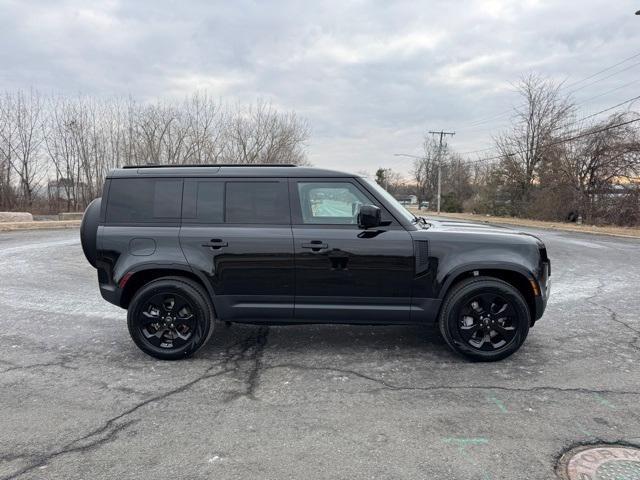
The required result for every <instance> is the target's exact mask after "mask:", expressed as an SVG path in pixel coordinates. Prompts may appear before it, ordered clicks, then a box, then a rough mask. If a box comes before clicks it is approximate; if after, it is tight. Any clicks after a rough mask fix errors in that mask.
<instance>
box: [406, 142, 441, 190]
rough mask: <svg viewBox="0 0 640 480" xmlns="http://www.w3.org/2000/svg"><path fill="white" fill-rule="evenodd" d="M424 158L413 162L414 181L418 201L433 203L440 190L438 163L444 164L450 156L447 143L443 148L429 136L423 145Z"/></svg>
mask: <svg viewBox="0 0 640 480" xmlns="http://www.w3.org/2000/svg"><path fill="white" fill-rule="evenodd" d="M422 149H423V157H422V158H419V159H415V160H414V162H413V169H412V172H411V173H412V179H413V180H414V181H415V183H416V193H417V196H418V201H419V202H422V201H423V200H428V201H433V200H434V199H435V196H436V192H437V190H438V162H443V161H445V160H446V158H447V156H448V155H449V147H448V145H447V143H446V142H445V143H443V145H442V148H440V144H439V142H438V140H436V139H435V138H434V137H433V136H431V135H427V136H425V137H424V141H423V143H422Z"/></svg>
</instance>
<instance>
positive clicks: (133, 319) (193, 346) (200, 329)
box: [127, 280, 213, 360]
mask: <svg viewBox="0 0 640 480" xmlns="http://www.w3.org/2000/svg"><path fill="white" fill-rule="evenodd" d="M165 293H174V294H177V295H181V296H183V297H185V298H186V299H187V300H188V301H189V302H190V303H191V305H192V306H193V308H194V310H195V311H194V314H195V316H196V319H197V324H196V329H195V331H194V333H193V335H192V336H191V338H190V339H189V341H188V342H187V343H186V344H185V345H183V346H182V347H180V348H159V347H156V346H155V345H153V344H151V343H150V342H149V341H148V340H147V339H146V338H145V336H144V334H143V333H142V331H141V329H140V327H139V318H140V315H141V311H142V308H143V307H144V306H145V304H146V302H147V301H148V300H149V299H150V298H151V297H153V296H154V295H158V294H165ZM212 320H213V317H212V315H211V309H210V307H209V305H208V303H207V301H206V299H205V298H204V297H203V296H202V294H201V293H200V292H199V291H198V290H197V289H196V288H194V287H193V286H191V285H189V284H188V283H184V282H181V281H176V280H156V281H153V282H151V283H149V284H148V285H145V286H144V287H142V288H141V289H140V290H138V291H137V292H136V294H135V295H134V297H133V299H132V300H131V303H130V304H129V308H128V313H127V326H128V328H129V334H130V335H131V338H132V340H133V341H134V342H135V344H136V345H137V346H138V348H140V349H141V350H142V351H143V352H145V353H147V354H148V355H151V356H153V357H156V358H160V359H162V360H179V359H182V358H186V357H189V356H191V355H193V354H194V353H195V352H196V351H197V350H198V349H199V348H200V347H202V346H203V345H204V344H205V343H206V341H207V340H208V339H209V337H210V336H211V331H212V323H213V322H212Z"/></svg>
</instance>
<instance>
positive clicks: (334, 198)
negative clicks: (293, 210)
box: [298, 182, 371, 225]
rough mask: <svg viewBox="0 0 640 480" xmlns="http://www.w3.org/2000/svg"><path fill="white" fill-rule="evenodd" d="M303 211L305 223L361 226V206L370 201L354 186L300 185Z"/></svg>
mask: <svg viewBox="0 0 640 480" xmlns="http://www.w3.org/2000/svg"><path fill="white" fill-rule="evenodd" d="M298 193H299V196H300V209H301V211H302V221H303V223H315V224H325V225H333V224H351V225H354V224H357V223H358V221H357V216H358V210H359V208H360V205H367V204H370V203H371V202H370V201H369V199H368V198H367V197H366V196H365V195H364V194H363V193H362V192H361V191H360V190H359V189H358V188H357V187H356V186H355V185H353V184H352V183H346V182H335V183H313V182H299V183H298Z"/></svg>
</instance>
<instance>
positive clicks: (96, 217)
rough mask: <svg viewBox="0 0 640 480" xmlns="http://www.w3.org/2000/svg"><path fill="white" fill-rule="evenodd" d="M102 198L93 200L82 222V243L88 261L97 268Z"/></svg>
mask: <svg viewBox="0 0 640 480" xmlns="http://www.w3.org/2000/svg"><path fill="white" fill-rule="evenodd" d="M101 204H102V198H96V199H95V200H93V201H92V202H91V203H90V204H89V205H88V206H87V209H86V210H85V211H84V215H82V222H80V243H81V244H82V251H83V252H84V256H85V257H86V258H87V261H88V262H89V263H90V264H91V265H92V266H93V268H96V265H97V263H96V260H97V258H98V224H99V223H100V205H101Z"/></svg>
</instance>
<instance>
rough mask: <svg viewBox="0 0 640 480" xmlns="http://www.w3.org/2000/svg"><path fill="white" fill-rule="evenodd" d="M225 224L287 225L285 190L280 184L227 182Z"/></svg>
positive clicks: (283, 184)
mask: <svg viewBox="0 0 640 480" xmlns="http://www.w3.org/2000/svg"><path fill="white" fill-rule="evenodd" d="M225 200H226V201H225V221H226V223H252V224H275V225H279V224H289V223H290V212H289V189H288V187H287V184H286V183H284V182H227V191H226V196H225Z"/></svg>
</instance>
